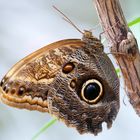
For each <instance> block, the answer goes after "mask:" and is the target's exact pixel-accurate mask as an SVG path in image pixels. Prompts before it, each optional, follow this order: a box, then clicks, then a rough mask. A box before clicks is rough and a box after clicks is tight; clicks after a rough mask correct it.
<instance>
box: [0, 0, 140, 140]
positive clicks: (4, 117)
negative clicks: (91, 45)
mask: <svg viewBox="0 0 140 140" xmlns="http://www.w3.org/2000/svg"><path fill="white" fill-rule="evenodd" d="M120 2H121V5H122V8H123V11H124V15H125V17H126V20H127V21H128V22H130V21H132V20H133V19H135V18H137V17H140V0H120ZM52 5H55V6H57V7H58V8H59V9H61V10H62V11H63V13H65V14H66V15H67V16H68V17H69V18H70V19H71V20H72V21H73V22H74V23H75V24H76V25H77V26H78V27H79V28H80V29H81V30H84V29H92V28H94V27H95V26H96V25H97V24H98V23H99V20H98V17H97V13H96V11H95V8H94V4H93V1H92V0H76V1H75V0H71V1H64V0H11V1H9V0H0V79H1V78H2V77H3V76H4V75H5V73H6V72H7V71H8V70H9V69H10V68H11V67H12V66H13V65H14V64H15V63H16V62H18V61H19V60H20V59H21V58H23V57H25V56H26V55H28V54H30V53H31V52H33V51H35V50H37V49H39V48H40V47H42V46H44V45H46V44H49V43H51V42H54V41H57V40H62V39H65V38H81V34H79V32H77V31H76V30H75V29H74V28H73V27H72V26H71V25H69V24H68V23H67V22H65V21H64V20H62V19H61V15H59V14H58V13H57V12H56V11H55V10H54V9H53V8H52ZM131 29H132V31H133V33H134V34H135V37H136V38H137V40H138V43H139V46H140V24H137V25H135V26H133V27H132V28H131ZM93 32H94V34H95V35H96V36H97V37H98V36H99V33H100V32H102V30H101V28H100V27H98V28H96V29H94V30H93ZM106 51H107V50H106ZM123 87H124V86H123V81H122V79H121V88H120V96H121V99H120V101H121V108H120V111H119V114H118V116H117V118H116V120H115V122H114V124H113V126H112V128H111V129H110V130H107V129H106V124H103V127H104V130H103V132H102V133H100V134H99V136H97V137H95V136H93V135H91V134H85V135H79V134H78V133H77V131H76V130H75V129H73V128H67V127H66V126H65V125H64V124H63V123H61V122H57V123H56V124H55V125H53V126H52V127H50V128H49V129H48V130H47V131H46V132H45V133H43V134H42V135H41V136H40V137H39V138H38V140H86V139H88V140H93V139H96V140H109V139H113V140H118V139H127V140H132V139H139V137H140V131H139V130H140V118H138V116H137V115H136V114H135V112H134V110H133V109H132V107H131V105H130V103H129V101H128V99H127V97H126V95H125V92H124V89H123ZM123 99H124V101H125V103H126V106H125V105H124V104H123ZM50 119H51V117H50V115H49V114H47V113H39V112H36V111H28V110H19V109H15V108H11V107H8V106H6V105H4V104H2V103H0V140H30V139H31V138H32V136H33V135H34V134H36V132H37V131H38V130H39V129H40V128H41V127H42V126H43V125H44V124H45V123H46V122H47V121H49V120H50Z"/></svg>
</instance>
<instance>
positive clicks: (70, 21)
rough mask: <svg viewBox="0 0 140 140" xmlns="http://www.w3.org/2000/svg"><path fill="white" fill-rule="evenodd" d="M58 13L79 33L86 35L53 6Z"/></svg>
mask: <svg viewBox="0 0 140 140" xmlns="http://www.w3.org/2000/svg"><path fill="white" fill-rule="evenodd" d="M52 7H53V8H54V9H55V10H56V11H57V12H59V13H60V14H61V15H62V16H63V19H64V20H65V21H67V22H68V23H70V24H71V25H72V26H73V27H74V28H75V29H76V30H77V31H78V32H80V33H81V34H84V33H83V32H82V31H81V30H80V29H79V28H78V27H77V26H76V25H75V24H74V23H73V22H72V21H71V20H70V19H69V18H68V17H67V16H66V15H65V14H64V13H63V12H61V11H60V10H59V9H58V8H57V7H56V6H54V5H53V6H52Z"/></svg>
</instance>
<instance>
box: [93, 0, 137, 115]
mask: <svg viewBox="0 0 140 140" xmlns="http://www.w3.org/2000/svg"><path fill="white" fill-rule="evenodd" d="M94 2H95V6H96V9H97V12H98V15H99V18H100V21H101V25H102V28H103V30H104V31H105V35H106V38H107V39H108V41H109V42H110V43H111V48H110V49H111V52H112V54H113V56H114V57H115V59H116V61H117V63H118V65H119V67H120V69H121V72H122V74H123V78H124V82H125V87H126V93H127V95H128V97H129V99H130V103H131V104H132V106H133V107H134V109H135V111H136V113H137V114H138V115H139V116H140V52H139V50H138V44H137V41H136V39H135V37H134V35H133V33H132V32H131V30H130V29H129V28H128V26H127V22H126V20H125V17H124V15H123V12H122V9H121V6H120V3H119V0H94ZM121 53H124V54H126V55H121Z"/></svg>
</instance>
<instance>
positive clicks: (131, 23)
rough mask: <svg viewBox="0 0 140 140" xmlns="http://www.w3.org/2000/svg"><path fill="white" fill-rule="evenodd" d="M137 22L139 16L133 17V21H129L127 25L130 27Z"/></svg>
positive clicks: (139, 18) (139, 20) (139, 21)
mask: <svg viewBox="0 0 140 140" xmlns="http://www.w3.org/2000/svg"><path fill="white" fill-rule="evenodd" d="M138 23H140V17H138V18H136V19H134V20H133V21H131V22H129V23H128V26H129V27H130V26H133V25H135V24H138Z"/></svg>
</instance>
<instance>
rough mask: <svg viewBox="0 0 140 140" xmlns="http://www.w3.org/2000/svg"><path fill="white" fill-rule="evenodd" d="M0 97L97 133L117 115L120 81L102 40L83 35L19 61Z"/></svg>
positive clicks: (6, 78) (3, 84) (81, 130)
mask: <svg viewBox="0 0 140 140" xmlns="http://www.w3.org/2000/svg"><path fill="white" fill-rule="evenodd" d="M0 98H1V100H2V102H3V103H5V104H7V105H10V106H13V107H17V108H23V109H28V110H38V111H40V112H48V113H50V114H51V115H53V116H55V117H57V118H58V119H59V120H62V121H63V122H64V123H65V124H66V125H67V126H70V127H75V128H76V129H77V130H78V132H79V133H81V134H83V133H93V134H94V135H97V134H98V133H99V132H101V131H102V123H103V122H106V123H107V127H108V128H110V127H111V125H112V121H113V120H115V118H116V116H117V113H118V111H119V107H120V102H119V79H118V76H117V74H116V72H115V69H114V66H113V64H112V62H111V60H110V59H109V57H108V56H107V54H106V53H105V52H104V48H103V45H102V43H101V41H100V40H99V39H97V38H96V37H94V36H93V35H92V33H91V32H90V31H84V33H83V38H82V39H66V40H61V41H57V42H55V43H52V44H50V45H47V46H45V47H43V48H41V49H39V50H37V51H36V52H34V53H32V54H30V55H29V56H27V57H25V58H24V59H22V60H21V61H19V62H18V63H17V64H16V65H14V66H13V68H12V69H11V70H10V71H9V72H8V73H7V74H6V75H5V76H4V78H3V79H2V80H1V83H0Z"/></svg>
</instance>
